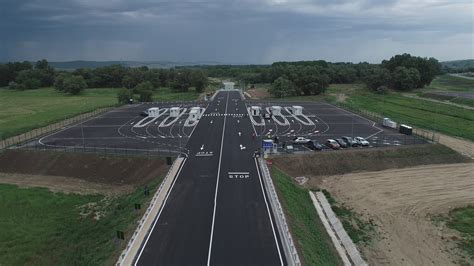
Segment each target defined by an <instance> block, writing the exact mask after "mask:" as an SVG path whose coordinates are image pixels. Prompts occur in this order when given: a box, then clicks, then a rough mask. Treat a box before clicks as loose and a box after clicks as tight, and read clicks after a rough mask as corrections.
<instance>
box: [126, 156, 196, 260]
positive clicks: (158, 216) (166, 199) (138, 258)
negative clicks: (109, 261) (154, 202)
mask: <svg viewBox="0 0 474 266" xmlns="http://www.w3.org/2000/svg"><path fill="white" fill-rule="evenodd" d="M186 160H187V158H184V160H183V163H182V164H181V167H180V168H179V171H178V173H177V174H176V177H175V179H174V181H173V184H172V185H171V188H170V189H169V190H168V194H167V195H166V198H165V201H164V202H163V206H162V207H161V209H160V212H158V215H157V216H156V220H155V222H154V223H153V226H152V227H151V230H150V233H149V234H148V237H147V238H146V240H145V243H144V244H143V246H142V248H141V249H140V253H138V257H137V260H136V261H135V266H136V265H137V264H138V261H139V260H140V256H141V255H142V253H143V250H144V249H145V247H146V243H147V242H148V239H150V236H151V235H152V233H151V232H153V229H154V228H155V225H156V223H157V222H158V220H159V219H160V215H161V212H162V211H163V209H164V208H165V205H166V203H167V202H168V197H169V195H170V194H171V191H173V187H174V184H175V183H176V180H178V177H179V174H180V173H181V170H182V169H183V168H184V164H185V163H186Z"/></svg>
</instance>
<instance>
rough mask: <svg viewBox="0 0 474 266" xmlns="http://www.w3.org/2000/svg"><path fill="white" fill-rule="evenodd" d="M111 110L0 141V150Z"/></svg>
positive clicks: (69, 119) (83, 115) (103, 110)
mask: <svg viewBox="0 0 474 266" xmlns="http://www.w3.org/2000/svg"><path fill="white" fill-rule="evenodd" d="M112 109H114V107H106V108H101V109H97V110H95V111H93V112H89V113H84V114H80V115H77V116H74V117H71V118H68V119H65V120H62V121H60V122H57V123H54V124H50V125H47V126H44V127H40V128H37V129H33V130H31V131H28V132H26V133H23V134H20V135H17V136H14V137H10V138H7V139H4V140H0V150H3V149H6V148H8V147H10V146H13V145H19V144H23V143H26V142H28V141H30V140H32V139H35V138H38V137H40V136H43V135H46V134H50V133H52V132H55V131H57V130H60V129H64V128H65V127H67V126H70V125H73V124H77V123H79V122H84V121H86V120H88V119H90V118H92V117H95V116H98V115H100V114H103V113H105V112H108V111H110V110H112Z"/></svg>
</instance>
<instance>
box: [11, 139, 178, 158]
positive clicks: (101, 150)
mask: <svg viewBox="0 0 474 266" xmlns="http://www.w3.org/2000/svg"><path fill="white" fill-rule="evenodd" d="M18 148H19V149H21V150H29V151H52V152H67V153H93V154H100V155H116V156H140V157H176V156H178V155H180V154H185V152H184V151H181V152H180V151H179V150H173V149H145V148H140V147H130V148H123V147H117V146H107V145H103V146H92V147H91V146H81V145H73V146H62V145H42V144H40V143H38V142H35V143H29V144H27V145H23V146H21V147H18Z"/></svg>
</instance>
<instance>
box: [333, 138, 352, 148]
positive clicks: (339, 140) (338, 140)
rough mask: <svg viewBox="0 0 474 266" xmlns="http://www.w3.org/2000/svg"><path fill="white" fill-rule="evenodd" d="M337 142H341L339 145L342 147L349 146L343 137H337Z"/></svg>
mask: <svg viewBox="0 0 474 266" xmlns="http://www.w3.org/2000/svg"><path fill="white" fill-rule="evenodd" d="M336 141H337V143H338V144H339V146H341V148H347V147H349V146H348V145H347V143H346V142H345V141H344V140H343V139H336Z"/></svg>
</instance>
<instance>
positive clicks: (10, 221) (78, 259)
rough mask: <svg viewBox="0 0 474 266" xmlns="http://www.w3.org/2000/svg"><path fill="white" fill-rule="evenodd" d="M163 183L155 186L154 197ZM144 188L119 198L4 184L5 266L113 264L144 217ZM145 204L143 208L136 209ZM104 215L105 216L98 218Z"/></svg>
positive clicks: (0, 195) (0, 254)
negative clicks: (119, 238) (122, 238)
mask: <svg viewBox="0 0 474 266" xmlns="http://www.w3.org/2000/svg"><path fill="white" fill-rule="evenodd" d="M159 181H160V180H156V181H155V182H153V184H151V185H150V188H151V191H152V192H151V195H152V193H153V191H154V190H156V188H157V185H158V183H159ZM150 198H151V196H149V197H148V198H145V196H143V192H142V189H137V190H136V191H135V192H134V193H132V194H129V195H126V196H121V197H118V198H105V197H104V196H101V195H75V194H62V193H52V192H50V191H48V190H47V189H43V188H18V187H16V186H13V185H3V184H0V213H1V216H0V228H2V230H0V262H1V264H2V265H25V264H26V265H29V264H32V265H113V264H114V263H115V260H116V258H118V255H119V253H120V252H121V249H122V248H123V246H124V244H125V243H120V242H118V241H117V240H116V239H115V237H116V230H121V231H124V232H125V235H126V237H127V236H130V234H131V233H132V232H133V230H134V226H135V221H136V220H137V219H138V218H139V217H141V215H142V213H143V210H144V208H145V207H144V205H145V203H146V202H148V201H149V199H150ZM135 203H141V204H142V210H141V211H140V212H137V211H135V210H134V204H135ZM97 217H100V218H97Z"/></svg>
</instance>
